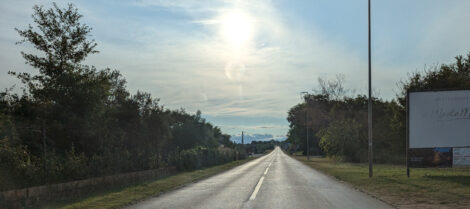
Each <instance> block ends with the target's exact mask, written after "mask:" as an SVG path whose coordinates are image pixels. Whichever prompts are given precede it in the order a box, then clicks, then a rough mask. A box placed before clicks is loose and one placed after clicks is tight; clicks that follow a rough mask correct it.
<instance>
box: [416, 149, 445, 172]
mask: <svg viewBox="0 0 470 209" xmlns="http://www.w3.org/2000/svg"><path fill="white" fill-rule="evenodd" d="M452 157H453V155H452V148H447V147H446V148H415V149H410V151H409V166H410V167H415V168H419V167H452Z"/></svg>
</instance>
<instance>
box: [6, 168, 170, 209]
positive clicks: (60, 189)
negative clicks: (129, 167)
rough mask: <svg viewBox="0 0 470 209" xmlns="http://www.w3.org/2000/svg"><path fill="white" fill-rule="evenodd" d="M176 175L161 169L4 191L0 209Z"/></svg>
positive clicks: (22, 206) (31, 204)
mask: <svg viewBox="0 0 470 209" xmlns="http://www.w3.org/2000/svg"><path fill="white" fill-rule="evenodd" d="M175 173H176V169H175V168H161V169H154V170H147V171H138V172H132V173H123V174H117V175H112V176H103V177H96V178H90V179H84V180H79V181H72V182H66V183H60V184H52V185H44V186H37V187H29V188H24V189H17V190H10V191H4V192H0V208H27V207H31V206H34V205H36V204H38V203H41V202H46V201H51V200H62V199H68V198H71V197H80V196H81V195H83V194H87V193H89V192H90V191H96V190H101V189H107V188H114V187H118V186H125V185H129V184H135V183H139V182H145V181H150V180H155V179H159V178H163V177H167V176H170V175H172V174H175Z"/></svg>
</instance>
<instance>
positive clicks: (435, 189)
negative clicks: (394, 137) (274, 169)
mask: <svg viewBox="0 0 470 209" xmlns="http://www.w3.org/2000/svg"><path fill="white" fill-rule="evenodd" d="M293 157H294V158H295V159H297V160H299V161H301V162H303V163H305V164H307V165H309V166H311V167H313V168H315V169H317V170H319V171H321V172H323V173H326V174H328V175H330V176H333V177H335V178H336V179H339V180H341V181H344V182H347V183H350V184H351V185H352V186H354V187H355V188H358V189H359V190H362V191H364V192H366V193H369V194H371V195H373V196H375V197H377V198H379V199H381V200H383V201H385V202H388V203H390V204H392V205H393V206H396V207H398V208H470V168H411V175H410V178H407V177H406V169H405V166H399V165H383V164H376V165H374V177H373V178H369V177H368V173H369V167H368V164H359V163H343V162H337V161H334V160H331V159H327V158H310V160H309V161H307V159H306V157H305V156H293Z"/></svg>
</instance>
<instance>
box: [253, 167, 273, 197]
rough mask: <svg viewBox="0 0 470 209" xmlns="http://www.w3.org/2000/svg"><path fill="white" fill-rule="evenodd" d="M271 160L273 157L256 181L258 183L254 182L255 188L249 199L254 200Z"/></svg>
mask: <svg viewBox="0 0 470 209" xmlns="http://www.w3.org/2000/svg"><path fill="white" fill-rule="evenodd" d="M273 161H274V158H273V159H272V160H271V162H269V165H268V167H267V168H266V170H265V171H264V174H263V176H261V178H260V179H259V181H258V184H256V187H255V190H254V191H253V193H252V194H251V197H250V200H254V199H255V198H256V195H257V194H258V191H259V188H261V184H263V180H264V176H266V174H267V173H268V170H269V167H271V164H272V163H273Z"/></svg>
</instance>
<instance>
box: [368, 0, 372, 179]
mask: <svg viewBox="0 0 470 209" xmlns="http://www.w3.org/2000/svg"><path fill="white" fill-rule="evenodd" d="M368 1H369V5H368V7H369V9H368V12H369V14H368V22H369V23H368V26H369V105H368V116H369V117H368V128H369V156H368V157H369V178H372V176H373V169H372V160H373V153H372V66H371V63H372V62H371V34H370V0H368Z"/></svg>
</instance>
